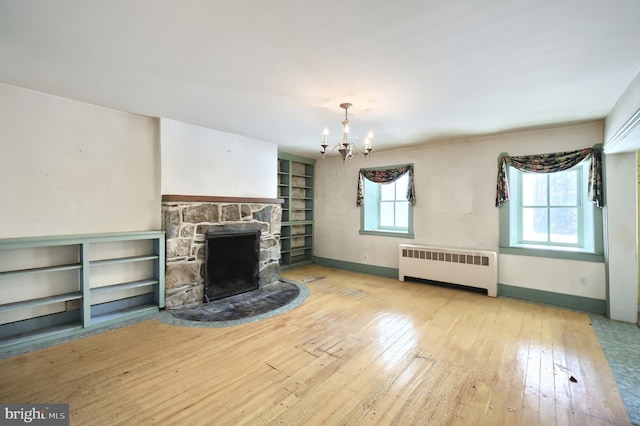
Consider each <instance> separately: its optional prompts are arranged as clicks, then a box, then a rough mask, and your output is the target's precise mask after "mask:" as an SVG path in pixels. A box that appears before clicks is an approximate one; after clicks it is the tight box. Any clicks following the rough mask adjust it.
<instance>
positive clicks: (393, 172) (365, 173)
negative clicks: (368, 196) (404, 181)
mask: <svg viewBox="0 0 640 426" xmlns="http://www.w3.org/2000/svg"><path fill="white" fill-rule="evenodd" d="M405 173H409V184H408V185H407V200H409V202H410V203H411V204H412V205H413V204H415V203H416V195H415V193H416V189H415V185H414V183H413V166H412V165H407V166H400V167H392V168H388V169H377V170H372V169H360V173H359V174H358V197H357V199H356V206H363V205H364V180H365V179H368V180H370V181H371V182H375V183H392V182H395V181H396V180H398V179H400V177H402V176H403V175H404V174H405Z"/></svg>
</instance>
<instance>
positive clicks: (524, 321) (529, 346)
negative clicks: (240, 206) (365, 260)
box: [0, 265, 629, 425]
mask: <svg viewBox="0 0 640 426" xmlns="http://www.w3.org/2000/svg"><path fill="white" fill-rule="evenodd" d="M283 276H286V277H289V278H291V279H295V280H298V281H300V282H305V281H306V282H307V284H306V285H307V286H308V287H309V289H310V292H311V294H310V296H309V298H308V299H307V300H306V301H305V302H304V303H303V304H302V305H301V306H299V307H297V308H295V309H293V310H291V311H288V312H285V313H282V314H280V315H278V316H275V317H272V318H269V319H265V320H261V321H258V322H253V323H249V324H244V325H239V326H233V327H228V328H206V329H203V328H189V327H179V326H174V325H168V324H164V323H162V322H160V321H159V320H155V319H152V320H148V321H144V322H140V323H137V324H134V325H131V326H127V327H123V328H120V329H117V330H112V331H109V332H105V333H101V334H98V335H94V336H90V337H85V338H82V339H80V340H76V341H72V342H68V343H64V344H61V345H58V346H54V347H50V348H47V349H43V350H39V351H35V352H31V353H28V354H25V355H20V356H16V357H13V358H9V359H5V360H3V361H0V401H2V402H23V403H25V402H64V403H69V404H70V412H71V424H72V425H91V424H96V425H107V424H109V425H113V424H132V425H156V424H161V425H200V424H203V425H204V424H211V425H239V424H254V425H265V424H284V425H333V424H340V425H350V424H376V425H378V424H380V425H387V424H398V425H428V424H433V425H447V424H461V425H462V424H468V425H517V424H522V425H535V424H540V425H553V424H574V425H602V424H605V425H606V424H620V425H625V424H629V419H628V417H627V414H626V411H625V408H624V405H623V403H622V400H621V397H620V394H619V392H618V388H617V386H616V383H615V380H614V378H613V375H612V372H611V369H610V368H609V365H608V364H607V361H606V359H605V356H604V354H603V351H602V349H601V347H600V344H599V342H598V339H597V337H596V334H595V332H594V330H593V328H592V326H591V324H590V320H589V316H588V315H586V314H583V313H578V312H573V311H569V310H563V309H556V308H553V307H548V306H542V305H537V304H533V303H526V302H522V301H517V300H512V299H507V298H490V297H487V296H484V295H480V294H475V293H471V292H467V291H463V290H459V289H449V288H442V287H437V286H433V285H426V284H421V283H414V282H400V281H397V280H393V279H386V278H380V277H373V276H369V275H364V274H358V273H352V272H347V271H341V270H334V269H330V268H324V267H319V266H315V265H312V266H309V267H305V268H299V269H295V270H289V271H286V272H284V273H283ZM571 377H574V378H575V379H576V382H572V381H571V380H570V378H571Z"/></svg>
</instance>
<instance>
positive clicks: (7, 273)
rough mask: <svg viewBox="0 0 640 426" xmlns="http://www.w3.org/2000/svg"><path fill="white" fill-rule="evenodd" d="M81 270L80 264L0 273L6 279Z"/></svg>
mask: <svg viewBox="0 0 640 426" xmlns="http://www.w3.org/2000/svg"><path fill="white" fill-rule="evenodd" d="M80 268H82V265H81V264H79V263H71V264H68V265H55V266H42V267H40V268H29V269H18V270H15V271H4V272H0V277H6V276H11V275H26V274H34V273H38V272H55V271H68V270H71V269H80Z"/></svg>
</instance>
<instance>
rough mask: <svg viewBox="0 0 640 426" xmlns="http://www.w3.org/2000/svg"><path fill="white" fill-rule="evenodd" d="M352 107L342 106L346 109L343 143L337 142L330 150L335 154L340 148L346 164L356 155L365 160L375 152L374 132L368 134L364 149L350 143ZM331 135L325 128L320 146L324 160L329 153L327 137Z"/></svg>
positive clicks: (347, 104) (343, 124) (344, 104)
mask: <svg viewBox="0 0 640 426" xmlns="http://www.w3.org/2000/svg"><path fill="white" fill-rule="evenodd" d="M350 107H351V104H350V103H343V104H340V108H342V109H344V121H343V122H342V127H343V130H342V143H340V142H336V144H335V145H334V146H333V147H332V148H331V150H329V152H333V151H334V150H335V149H336V148H338V152H340V156H341V157H342V162H343V163H344V162H345V161H346V160H349V161H351V159H352V158H353V156H354V154H355V155H359V156H360V157H363V158H364V159H365V160H366V159H367V157H369V154H371V151H373V145H372V143H371V140H372V139H373V132H369V133H368V134H367V137H366V139H365V140H364V148H360V147H359V146H358V145H357V144H355V143H350V142H349V118H348V116H347V114H348V111H349V108H350ZM328 135H329V129H327V128H325V129H324V132H322V144H321V145H320V146H321V147H322V149H321V150H320V154H322V158H324V155H325V154H326V153H327V147H328V146H329V145H327V136H328Z"/></svg>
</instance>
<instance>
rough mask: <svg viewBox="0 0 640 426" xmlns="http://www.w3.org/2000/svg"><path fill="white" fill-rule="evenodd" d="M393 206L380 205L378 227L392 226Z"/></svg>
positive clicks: (391, 204) (388, 204) (390, 204)
mask: <svg viewBox="0 0 640 426" xmlns="http://www.w3.org/2000/svg"><path fill="white" fill-rule="evenodd" d="M393 205H394V203H380V226H383V227H391V226H394V218H393Z"/></svg>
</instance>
